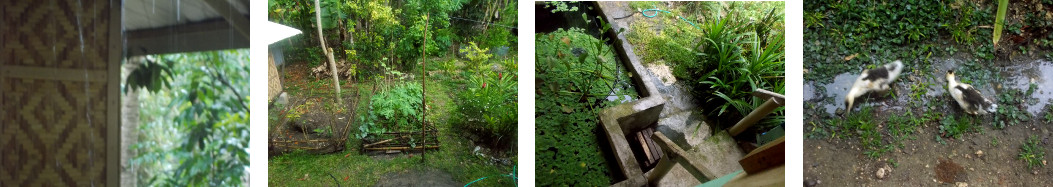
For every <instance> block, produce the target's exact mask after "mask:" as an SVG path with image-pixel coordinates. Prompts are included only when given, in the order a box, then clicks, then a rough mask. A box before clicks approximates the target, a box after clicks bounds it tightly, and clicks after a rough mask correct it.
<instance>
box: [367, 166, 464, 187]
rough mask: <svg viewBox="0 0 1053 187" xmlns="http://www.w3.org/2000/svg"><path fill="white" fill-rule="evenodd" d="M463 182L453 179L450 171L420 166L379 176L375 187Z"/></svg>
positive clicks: (429, 185) (444, 184) (452, 184)
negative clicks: (420, 167)
mask: <svg viewBox="0 0 1053 187" xmlns="http://www.w3.org/2000/svg"><path fill="white" fill-rule="evenodd" d="M462 185H463V184H461V183H459V182H457V181H455V180H453V176H452V175H450V173H446V172H444V171H441V170H438V169H434V168H422V169H412V170H407V171H399V172H390V173H387V174H384V175H383V176H381V177H380V181H378V182H377V185H376V187H388V186H390V187H396V186H398V187H402V186H413V187H417V186H419V187H432V186H462Z"/></svg>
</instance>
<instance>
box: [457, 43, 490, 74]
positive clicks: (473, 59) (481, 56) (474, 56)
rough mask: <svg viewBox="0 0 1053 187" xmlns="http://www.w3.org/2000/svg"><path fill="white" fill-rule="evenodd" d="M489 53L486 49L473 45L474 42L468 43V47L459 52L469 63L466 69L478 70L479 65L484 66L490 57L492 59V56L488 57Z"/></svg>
mask: <svg viewBox="0 0 1053 187" xmlns="http://www.w3.org/2000/svg"><path fill="white" fill-rule="evenodd" d="M489 51H490V49H487V48H479V46H476V45H475V42H468V47H465V48H463V49H461V50H460V52H461V53H463V54H465V56H467V57H468V62H470V63H468V67H470V68H478V67H479V65H482V64H485V63H486V61H488V60H490V57H493V55H490V53H489Z"/></svg>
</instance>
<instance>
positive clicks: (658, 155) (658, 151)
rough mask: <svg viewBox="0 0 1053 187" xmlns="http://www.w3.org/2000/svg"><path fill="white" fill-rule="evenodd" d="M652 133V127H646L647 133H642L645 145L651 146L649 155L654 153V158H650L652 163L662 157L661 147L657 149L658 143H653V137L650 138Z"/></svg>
mask: <svg viewBox="0 0 1053 187" xmlns="http://www.w3.org/2000/svg"><path fill="white" fill-rule="evenodd" d="M653 134H654V129H647V133H646V134H644V138H646V139H647V145H648V146H649V147H650V148H651V155H654V160H651V162H652V163H654V162H657V161H658V159H661V158H662V149H659V148H658V145H655V143H654V139H651V136H652V135H653Z"/></svg>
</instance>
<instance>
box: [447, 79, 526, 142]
mask: <svg viewBox="0 0 1053 187" xmlns="http://www.w3.org/2000/svg"><path fill="white" fill-rule="evenodd" d="M515 72H516V70H515V69H514V68H509V69H506V70H504V71H498V72H492V71H484V72H478V73H474V74H473V75H474V76H471V77H468V84H467V90H465V91H464V92H460V93H459V94H458V95H457V97H458V100H459V101H460V102H459V103H458V104H459V106H458V107H457V109H456V110H458V112H457V113H456V114H457V115H459V116H458V120H457V121H458V123H459V124H460V125H461V127H462V128H465V129H468V130H471V131H476V132H483V133H484V134H486V135H487V136H490V138H491V139H494V140H495V144H497V146H503V145H505V144H506V143H507V142H509V141H513V140H515V139H516V138H515V137H516V124H517V123H518V120H517V116H518V115H517V114H516V111H517V108H518V106H519V104H518V103H517V102H516V100H517V98H518V97H517V95H516V94H517V93H518V90H517V89H518V87H517V86H518V83H517V82H516V78H517V76H516V73H515Z"/></svg>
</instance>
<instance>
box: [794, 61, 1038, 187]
mask: <svg viewBox="0 0 1053 187" xmlns="http://www.w3.org/2000/svg"><path fill="white" fill-rule="evenodd" d="M1039 54H1044V53H1039ZM963 56H967V55H959V56H956V57H951V58H933V59H932V60H931V61H930V62H923V61H922V60H905V63H906V64H907V66H908V69H907V71H909V72H904V73H903V74H901V76H900V78H899V79H898V80H897V81H896V82H895V83H894V84H893V91H892V92H894V93H892V94H894V95H895V96H874V97H871V98H872V100H870V101H865V102H864V103H863V104H862V105H863V106H860V107H855V110H853V111H852V112H859V111H860V108H861V107H871V108H872V111H871V112H872V116H873V117H872V118H871V119H872V120H873V122H874V123H876V124H877V129H878V130H879V132H881V133H882V135H884V136H883V137H884V138H883V139H882V140H881V141H882V143H883V144H893V143H896V142H897V141H896V140H894V139H892V138H890V136H891V135H890V134H889V131H887V130H888V129H887V121H886V120H887V119H889V117H891V116H893V115H907V114H906V113H907V112H913V114H915V116H919V115H918V114H924V113H939V114H942V118H947V117H956V118H961V117H962V116H967V115H966V114H964V113H963V112H962V110H961V109H959V107H958V105H957V104H956V103H955V102H954V100H953V99H952V98H951V96H950V95H949V94H947V93H946V91H945V86H946V84H947V82H946V79H945V78H944V74H945V73H946V72H947V70H950V69H954V70H956V71H961V70H962V69H968V68H964V67H962V66H966V63H969V61H971V60H972V59H970V58H968V57H963ZM908 61H910V62H908ZM994 61H995V62H994V63H993V64H990V65H986V66H984V67H987V68H988V69H987V70H988V71H989V72H992V73H996V74H998V75H997V76H985V75H974V76H971V77H972V79H973V81H974V82H975V83H974V84H973V85H974V86H975V87H977V88H978V89H979V90H981V92H982V93H983V94H984V95H985V96H986V97H988V98H990V99H992V100H997V99H996V98H995V95H997V94H1001V93H1004V92H1007V91H1010V90H1018V91H1021V92H1024V91H1026V90H1028V89H1029V87H1031V85H1034V86H1035V91H1034V92H1033V93H1032V94H1031V95H1026V94H1024V95H1023V97H1022V98H1018V99H1021V100H1023V101H1024V102H1022V103H1021V104H1018V105H1016V106H1017V107H1020V108H1021V109H1022V111H1024V112H1023V113H1026V114H1027V115H1028V116H1029V118H1030V119H1029V120H1026V121H1023V122H1021V123H1019V124H1016V125H1009V126H1006V127H1005V128H1004V129H999V128H996V127H994V125H993V124H994V123H995V122H996V121H995V119H994V117H993V115H986V116H982V117H968V118H972V119H974V120H973V125H976V126H978V128H979V131H980V132H972V133H965V134H964V135H962V138H961V139H953V138H948V137H944V136H941V135H942V134H941V133H940V129H939V128H940V127H939V126H940V124H939V123H938V120H937V122H926V123H923V124H922V125H921V126H918V127H916V128H914V129H912V131H913V132H914V134H912V135H908V136H906V137H907V138H906V139H904V140H902V141H898V142H899V143H902V145H903V146H902V147H900V146H895V148H894V149H893V150H891V151H889V152H888V153H885V154H883V155H881V156H878V157H870V156H867V155H866V154H865V151H866V150H865V149H864V148H862V144H861V141H860V138H859V137H854V136H850V137H843V136H837V135H830V134H829V133H832V132H830V131H826V130H824V129H831V127H830V126H831V125H832V124H831V122H834V121H838V120H844V119H845V118H842V117H840V116H839V115H838V114H840V113H841V112H843V110H844V108H845V106H844V95H845V94H846V92H847V90H848V88H849V87H850V86H851V84H852V83H853V82H854V81H855V79H856V77H858V75H859V72H858V71H853V72H844V73H841V74H837V75H833V74H831V75H832V77H830V79H832V80H833V81H825V82H831V83H828V84H824V83H817V82H823V81H816V80H805V85H804V100H805V103H807V104H805V111H804V116H805V121H804V125H805V128H804V129H805V136H806V138H805V140H804V150H803V153H804V177H805V184H806V185H817V186H939V185H959V186H960V185H971V186H1048V185H1053V183H1051V181H1050V179H1051V178H1053V170H1051V169H1050V168H1051V167H1049V166H1045V167H1035V168H1034V169H1029V168H1028V166H1027V164H1026V163H1025V161H1023V160H1020V159H1018V158H1017V157H1018V154H1020V152H1021V148H1020V147H1021V145H1023V144H1024V142H1025V141H1026V139H1027V138H1028V137H1029V136H1037V137H1038V139H1039V140H1040V141H1041V143H1039V146H1040V147H1042V148H1044V149H1045V150H1047V152H1048V150H1051V149H1050V148H1051V147H1053V144H1050V143H1051V142H1050V141H1049V140H1050V136H1051V135H1053V133H1051V132H1050V131H1051V130H1053V128H1051V126H1050V123H1047V122H1046V120H1045V119H1044V116H1045V115H1046V114H1047V113H1049V112H1050V109H1049V108H1048V105H1049V104H1050V101H1051V99H1050V98H1051V95H1053V62H1050V61H1047V60H1044V59H1042V58H1039V57H1032V56H1027V55H1018V56H1014V57H1013V58H999V59H996V60H994ZM922 64H929V65H930V67H929V68H922V67H921V66H923V65H922ZM860 71H861V70H860ZM983 77H1001V79H994V80H981V79H984V78H983ZM916 85H925V86H924V87H926V88H924V92H922V90H920V89H917V88H915V89H913V90H912V86H916ZM915 92H918V93H924V96H921V97H918V98H912V97H910V95H911V94H913V93H915ZM912 102H914V103H924V104H912ZM1000 107H1007V106H1004V105H1000ZM1008 107H1012V106H1008ZM824 131H825V132H824ZM853 135H854V134H853ZM940 139H942V141H943V142H941V140H940ZM1048 158H1049V157H1048V156H1045V157H1043V158H1042V159H1041V160H1043V162H1045V161H1046V160H1048ZM956 166H960V168H959V167H956Z"/></svg>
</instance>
